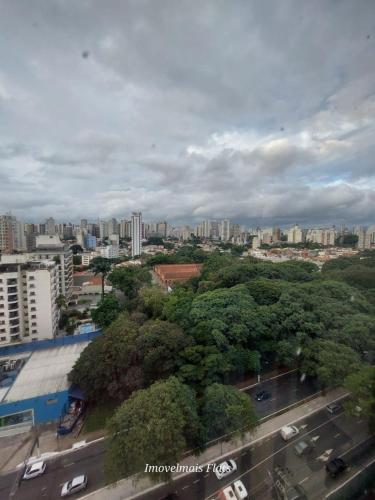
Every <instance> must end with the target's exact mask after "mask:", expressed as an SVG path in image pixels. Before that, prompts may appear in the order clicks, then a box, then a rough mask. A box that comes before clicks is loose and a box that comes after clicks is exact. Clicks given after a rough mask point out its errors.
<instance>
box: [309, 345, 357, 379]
mask: <svg viewBox="0 0 375 500" xmlns="http://www.w3.org/2000/svg"><path fill="white" fill-rule="evenodd" d="M302 353H303V356H304V359H303V362H302V367H301V370H302V372H303V373H306V374H307V375H311V376H316V377H317V378H318V380H319V381H320V382H321V384H322V385H323V386H325V387H327V386H336V385H341V384H342V383H343V382H344V380H345V378H346V377H347V376H348V375H349V374H351V373H354V372H355V371H357V370H358V369H359V367H360V357H359V355H358V354H357V353H356V352H355V351H353V349H351V348H350V347H347V346H345V345H342V344H336V343H335V342H332V341H330V340H320V339H319V340H315V341H311V340H310V341H309V342H308V343H307V344H306V345H305V346H304V348H303V350H302Z"/></svg>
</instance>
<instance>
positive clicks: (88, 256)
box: [81, 252, 100, 266]
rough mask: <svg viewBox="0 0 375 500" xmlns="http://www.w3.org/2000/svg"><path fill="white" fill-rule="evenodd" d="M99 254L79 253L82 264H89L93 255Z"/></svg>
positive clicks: (97, 255) (97, 254)
mask: <svg viewBox="0 0 375 500" xmlns="http://www.w3.org/2000/svg"><path fill="white" fill-rule="evenodd" d="M99 255H100V254H99V253H98V252H83V254H81V256H82V265H83V266H89V265H90V262H91V261H92V259H94V258H95V257H99Z"/></svg>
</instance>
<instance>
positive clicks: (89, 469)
mask: <svg viewBox="0 0 375 500" xmlns="http://www.w3.org/2000/svg"><path fill="white" fill-rule="evenodd" d="M104 452H105V442H104V441H100V442H98V443H95V444H93V445H90V446H87V447H86V448H82V449H81V450H77V451H74V452H71V453H67V454H64V455H61V456H59V457H58V458H54V459H50V460H48V463H47V470H46V472H45V474H43V476H41V477H38V478H35V479H30V480H28V481H21V483H20V486H19V488H18V491H17V494H16V496H15V497H14V498H15V500H39V499H45V500H55V499H57V498H60V492H61V487H62V484H63V483H65V482H66V481H69V480H70V479H72V478H73V477H74V476H77V475H79V474H82V473H84V474H86V475H87V476H88V478H89V483H88V488H87V489H86V490H85V492H87V493H88V492H90V491H94V490H96V489H98V488H100V487H102V486H103V485H104V472H103V457H104ZM15 478H16V473H14V472H12V473H10V474H6V475H3V476H0V499H1V500H3V499H4V500H5V499H7V498H8V497H9V493H10V491H11V488H12V485H13V484H14V481H15ZM79 496H80V495H75V496H72V497H69V498H78V497H79Z"/></svg>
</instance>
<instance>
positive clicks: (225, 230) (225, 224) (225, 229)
mask: <svg viewBox="0 0 375 500" xmlns="http://www.w3.org/2000/svg"><path fill="white" fill-rule="evenodd" d="M220 239H221V241H229V239H230V220H228V219H224V220H222V221H221V225H220Z"/></svg>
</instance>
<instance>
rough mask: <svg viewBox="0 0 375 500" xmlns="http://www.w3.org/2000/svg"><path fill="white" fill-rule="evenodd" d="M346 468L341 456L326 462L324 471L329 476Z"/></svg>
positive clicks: (337, 473) (336, 474) (346, 465)
mask: <svg viewBox="0 0 375 500" xmlns="http://www.w3.org/2000/svg"><path fill="white" fill-rule="evenodd" d="M347 468H348V464H347V463H346V462H345V461H344V460H343V459H342V458H338V457H336V458H333V459H332V460H330V461H329V462H328V463H327V464H326V471H327V473H328V474H329V475H330V476H331V477H337V476H338V475H340V474H341V473H342V472H344V471H345V470H346V469H347Z"/></svg>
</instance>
